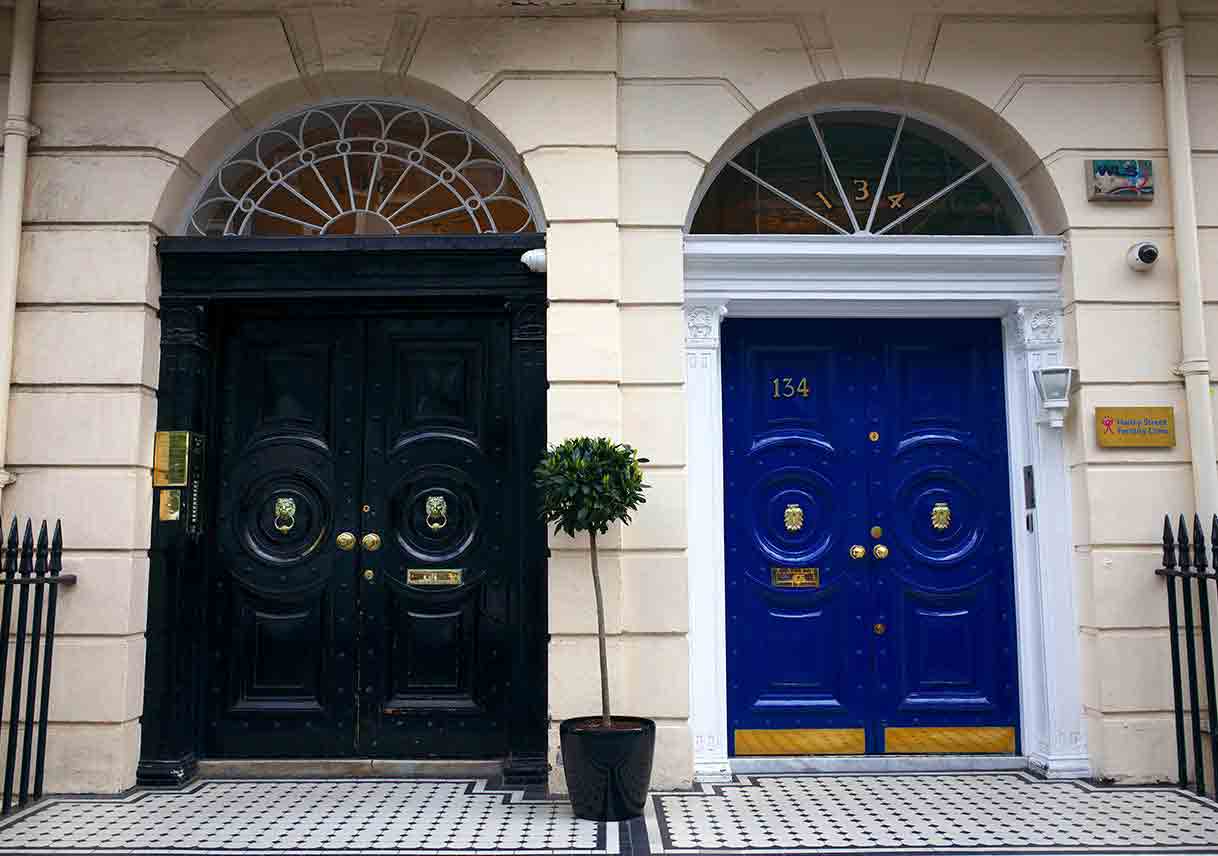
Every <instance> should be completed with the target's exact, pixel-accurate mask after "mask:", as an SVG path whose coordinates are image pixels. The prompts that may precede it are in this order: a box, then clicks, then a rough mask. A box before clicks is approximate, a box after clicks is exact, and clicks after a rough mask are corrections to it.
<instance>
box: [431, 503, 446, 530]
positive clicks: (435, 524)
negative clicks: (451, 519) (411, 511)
mask: <svg viewBox="0 0 1218 856" xmlns="http://www.w3.org/2000/svg"><path fill="white" fill-rule="evenodd" d="M426 511H427V527H428V528H429V529H433V530H435V531H439V530H441V529H443V528H444V527H445V526H447V525H448V503H447V502H445V501H444V497H442V496H429V497H427V506H426Z"/></svg>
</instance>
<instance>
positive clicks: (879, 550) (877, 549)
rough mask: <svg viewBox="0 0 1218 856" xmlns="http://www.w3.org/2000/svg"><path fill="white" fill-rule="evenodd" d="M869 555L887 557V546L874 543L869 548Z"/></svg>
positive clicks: (878, 557) (880, 557) (879, 557)
mask: <svg viewBox="0 0 1218 856" xmlns="http://www.w3.org/2000/svg"><path fill="white" fill-rule="evenodd" d="M871 555H873V556H875V557H876V558H877V559H887V558H888V548H887V547H885V546H884V545H883V544H876V545H875V546H874V547H872V548H871Z"/></svg>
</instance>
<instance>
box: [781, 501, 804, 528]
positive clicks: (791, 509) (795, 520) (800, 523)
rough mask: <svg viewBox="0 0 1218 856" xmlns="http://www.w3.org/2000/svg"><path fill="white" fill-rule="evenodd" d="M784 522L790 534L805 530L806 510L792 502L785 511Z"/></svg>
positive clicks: (783, 513) (783, 514)
mask: <svg viewBox="0 0 1218 856" xmlns="http://www.w3.org/2000/svg"><path fill="white" fill-rule="evenodd" d="M782 522H783V525H784V526H786V527H787V531H788V532H798V531H799V530H800V529H803V528H804V510H803V509H802V508H800V507H799V506H798V505H796V504H795V503H794V502H792V503H791V504H790V505H788V506H787V507H786V508H785V509H783V512H782Z"/></svg>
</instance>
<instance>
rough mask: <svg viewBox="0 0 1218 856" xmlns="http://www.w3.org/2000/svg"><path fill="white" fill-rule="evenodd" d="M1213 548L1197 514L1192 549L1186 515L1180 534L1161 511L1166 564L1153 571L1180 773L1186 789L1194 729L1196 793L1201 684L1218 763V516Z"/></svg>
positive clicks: (1201, 785) (1201, 774) (1200, 783)
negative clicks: (1214, 620) (1217, 589)
mask: <svg viewBox="0 0 1218 856" xmlns="http://www.w3.org/2000/svg"><path fill="white" fill-rule="evenodd" d="M1210 550H1212V551H1213V554H1212V556H1207V550H1206V546H1205V532H1204V531H1203V530H1202V528H1201V518H1200V517H1199V516H1197V515H1194V516H1193V538H1192V546H1191V550H1190V545H1189V538H1188V525H1187V524H1186V523H1185V522H1184V515H1183V514H1182V515H1180V523H1179V526H1178V527H1177V530H1176V532H1175V533H1174V534H1173V533H1172V526H1171V517H1170V516H1169V515H1166V514H1165V515H1163V567H1161V568H1159V569H1158V570H1157V571H1155V573H1156V574H1158V575H1159V576H1161V577H1165V578H1166V580H1167V620H1168V623H1169V624H1170V625H1171V682H1172V703H1173V705H1174V710H1175V717H1176V763H1177V777H1178V779H1179V782H1180V787H1182V788H1187V787H1188V747H1187V742H1188V741H1187V738H1186V736H1185V732H1186V730H1188V731H1191V732H1192V744H1193V746H1192V749H1193V752H1192V758H1193V785H1194V787H1195V788H1196V790H1197V793H1198V794H1201V795H1204V794H1205V793H1206V789H1205V763H1204V750H1203V743H1202V736H1201V705H1200V703H1199V701H1200V694H1201V691H1200V687H1202V686H1204V687H1205V695H1206V698H1205V701H1206V709H1207V711H1208V720H1209V723H1208V724H1209V739H1210V752H1211V757H1212V758H1214V759H1215V761H1216V762H1218V706H1216V705H1215V704H1214V645H1213V632H1212V629H1211V626H1210V595H1209V588H1210V584H1209V580H1214V579H1218V573H1215V572H1214V571H1212V570H1210V568H1211V567H1214V568H1218V515H1214V517H1213V519H1212V522H1211V525H1210ZM1177 581H1178V582H1179V588H1180V598H1179V601H1180V602H1179V603H1177V598H1176V583H1177ZM1194 588H1195V589H1196V593H1197V603H1196V607H1195V608H1194V604H1193V591H1194ZM1181 615H1183V620H1184V626H1183V631H1184V633H1183V637H1181V633H1180V631H1181V626H1180V620H1181ZM1198 616H1199V617H1200V621H1201V665H1202V667H1203V668H1204V670H1205V673H1204V676H1199V675H1198V672H1197V626H1196V624H1197V617H1198ZM1182 638H1183V647H1184V665H1185V666H1187V672H1188V674H1187V675H1184V674H1183V669H1182V668H1181V662H1180V647H1181V639H1182ZM1185 692H1187V693H1188V706H1187V710H1188V716H1189V726H1190V727H1189V728H1188V729H1186V728H1185V725H1184V712H1185V703H1184V695H1185Z"/></svg>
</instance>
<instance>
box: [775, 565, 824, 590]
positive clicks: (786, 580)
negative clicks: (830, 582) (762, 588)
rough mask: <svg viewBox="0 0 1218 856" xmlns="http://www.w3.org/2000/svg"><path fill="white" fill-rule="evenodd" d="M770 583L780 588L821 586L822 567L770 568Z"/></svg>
mask: <svg viewBox="0 0 1218 856" xmlns="http://www.w3.org/2000/svg"><path fill="white" fill-rule="evenodd" d="M770 583H771V585H774V586H776V587H778V588H820V568H770Z"/></svg>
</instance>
